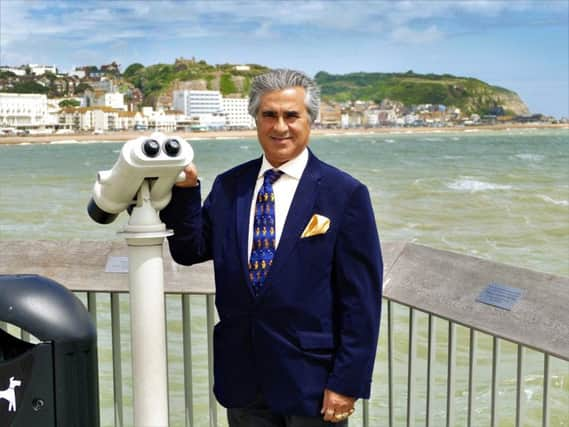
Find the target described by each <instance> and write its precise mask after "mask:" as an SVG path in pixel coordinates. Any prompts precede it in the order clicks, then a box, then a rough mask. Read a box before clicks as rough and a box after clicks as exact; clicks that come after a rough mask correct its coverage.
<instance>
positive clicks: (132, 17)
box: [0, 0, 567, 62]
mask: <svg viewBox="0 0 569 427" xmlns="http://www.w3.org/2000/svg"><path fill="white" fill-rule="evenodd" d="M536 10H537V11H540V12H541V13H542V15H544V16H540V18H539V20H538V21H539V22H547V21H548V19H549V20H551V19H554V18H556V17H557V16H559V15H563V14H562V13H561V14H559V13H558V12H559V11H566V10H567V3H566V2H565V1H552V2H545V1H544V2H535V1H501V0H455V1H435V0H431V1H427V0H423V1H408V0H406V1H363V0H362V1H303V2H300V1H280V2H276V1H265V2H261V1H246V2H237V1H228V0H219V1H174V0H170V1H156V0H145V1H134V0H131V1H104V2H103V1H93V0H84V1H82V2H77V1H70V0H67V1H63V0H62V1H54V0H44V1H36V0H26V1H15V0H0V20H1V21H0V54H1V55H0V59H1V60H2V62H5V61H6V62H9V61H12V60H14V59H15V58H17V57H19V56H21V52H24V51H29V52H30V54H31V55H33V54H34V52H36V53H37V52H41V50H40V49H41V48H42V47H43V46H44V45H45V44H46V42H48V43H49V44H50V45H51V46H52V47H53V49H60V50H68V51H69V54H70V55H72V52H73V50H84V49H88V48H89V47H91V48H92V49H99V50H100V49H104V48H105V47H106V46H107V45H113V44H116V43H130V44H132V45H133V46H134V45H135V44H136V43H137V42H140V43H142V42H144V43H146V44H152V43H153V42H156V41H168V42H169V43H174V44H179V45H184V44H188V43H191V41H192V40H194V39H195V40H206V39H213V38H224V37H225V38H227V37H230V38H231V39H235V38H236V37H240V38H243V39H244V40H246V39H247V38H257V39H258V38H263V37H270V38H273V39H274V38H280V39H286V38H291V37H295V36H296V35H297V34H298V33H299V32H302V33H303V34H304V35H306V36H307V37H311V38H312V39H315V40H318V39H320V38H321V37H322V36H323V35H325V36H328V35H331V37H335V38H344V39H347V38H350V37H375V38H378V39H382V40H385V41H392V42H395V43H397V44H399V45H400V44H410V45H416V44H418V43H422V44H430V43H434V42H436V41H438V40H440V39H441V38H443V37H445V36H446V35H448V34H457V33H464V34H466V33H476V32H478V31H480V30H481V28H484V29H488V28H497V27H498V26H499V25H501V22H502V19H505V20H507V22H508V25H518V26H523V25H531V23H532V22H534V21H536V19H537V18H534V17H532V16H533V15H534V14H533V11H536ZM556 12H557V13H556ZM566 15H567V13H565V16H566ZM506 18H507V19H506ZM557 19H558V18H557ZM565 22H566V21H565ZM562 24H563V22H562Z"/></svg>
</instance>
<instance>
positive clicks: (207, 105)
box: [172, 90, 223, 117]
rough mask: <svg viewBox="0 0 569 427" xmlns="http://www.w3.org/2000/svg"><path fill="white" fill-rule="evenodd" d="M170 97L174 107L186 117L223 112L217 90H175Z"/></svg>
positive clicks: (219, 93) (219, 94)
mask: <svg viewBox="0 0 569 427" xmlns="http://www.w3.org/2000/svg"><path fill="white" fill-rule="evenodd" d="M172 98H173V102H172V104H173V107H174V109H176V110H178V111H181V112H183V113H184V115H186V116H188V117H194V116H199V115H200V114H218V113H221V112H223V103H222V97H221V92H219V91H218V90H175V91H174V92H173V94H172Z"/></svg>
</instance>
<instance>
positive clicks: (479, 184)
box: [447, 178, 512, 192]
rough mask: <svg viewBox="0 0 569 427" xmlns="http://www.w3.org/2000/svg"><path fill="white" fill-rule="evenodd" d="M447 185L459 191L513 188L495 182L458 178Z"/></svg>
mask: <svg viewBox="0 0 569 427" xmlns="http://www.w3.org/2000/svg"><path fill="white" fill-rule="evenodd" d="M447 187H448V188H450V189H451V190H457V191H469V192H476V191H489V190H511V189H512V186H511V185H503V184H494V183H491V182H484V181H477V180H475V179H465V178H463V179H458V180H456V181H453V182H451V183H450V184H447Z"/></svg>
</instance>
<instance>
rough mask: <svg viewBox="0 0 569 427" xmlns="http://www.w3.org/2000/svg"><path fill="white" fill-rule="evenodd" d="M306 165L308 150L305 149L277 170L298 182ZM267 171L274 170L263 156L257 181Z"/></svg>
mask: <svg viewBox="0 0 569 427" xmlns="http://www.w3.org/2000/svg"><path fill="white" fill-rule="evenodd" d="M307 164H308V149H307V148H306V147H305V148H304V150H302V151H301V153H300V154H299V155H298V156H296V157H295V158H294V159H291V160H289V161H288V162H286V163H283V164H282V165H280V166H279V167H278V168H277V169H278V170H280V171H282V172H284V173H285V174H287V175H288V176H290V177H291V178H294V179H296V180H298V181H300V177H301V176H302V173H303V172H304V169H305V168H306V165H307ZM269 169H275V168H274V167H273V166H272V165H271V164H270V163H269V161H268V160H267V157H266V156H265V155H264V154H263V162H262V163H261V169H259V175H258V176H257V179H258V178H261V177H262V176H263V175H264V174H265V172H266V171H268V170H269Z"/></svg>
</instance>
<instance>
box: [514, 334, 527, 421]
mask: <svg viewBox="0 0 569 427" xmlns="http://www.w3.org/2000/svg"><path fill="white" fill-rule="evenodd" d="M524 355H525V350H524V346H523V345H521V344H518V369H517V381H516V427H520V426H521V425H522V416H523V410H524V402H523V401H524V396H525V394H524V359H525V357H524Z"/></svg>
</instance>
